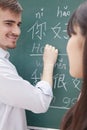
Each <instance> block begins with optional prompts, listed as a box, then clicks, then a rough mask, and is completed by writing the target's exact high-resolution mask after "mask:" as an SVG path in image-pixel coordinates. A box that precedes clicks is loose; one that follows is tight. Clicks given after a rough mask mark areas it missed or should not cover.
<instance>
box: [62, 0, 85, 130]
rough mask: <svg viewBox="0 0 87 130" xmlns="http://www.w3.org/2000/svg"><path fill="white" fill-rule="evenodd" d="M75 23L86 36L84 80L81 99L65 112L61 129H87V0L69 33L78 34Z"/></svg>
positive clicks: (74, 17) (70, 24)
mask: <svg viewBox="0 0 87 130" xmlns="http://www.w3.org/2000/svg"><path fill="white" fill-rule="evenodd" d="M75 25H78V26H79V27H80V29H81V33H82V35H83V36H84V37H85V44H84V51H83V82H82V87H81V95H80V98H79V100H78V101H77V102H76V103H75V104H74V106H73V107H72V108H70V110H69V111H68V112H67V113H66V114H65V116H64V118H63V120H62V122H61V128H60V129H61V130H87V1H86V2H84V3H82V4H81V5H80V6H79V7H78V8H77V10H76V11H75V12H74V13H73V14H72V16H71V18H70V20H69V22H68V26H67V32H68V35H69V36H71V34H76V33H75V31H74V27H75Z"/></svg>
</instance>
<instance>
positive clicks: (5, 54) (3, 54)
mask: <svg viewBox="0 0 87 130" xmlns="http://www.w3.org/2000/svg"><path fill="white" fill-rule="evenodd" d="M9 56H10V54H9V52H8V51H6V50H4V49H2V48H0V57H1V58H6V59H9Z"/></svg>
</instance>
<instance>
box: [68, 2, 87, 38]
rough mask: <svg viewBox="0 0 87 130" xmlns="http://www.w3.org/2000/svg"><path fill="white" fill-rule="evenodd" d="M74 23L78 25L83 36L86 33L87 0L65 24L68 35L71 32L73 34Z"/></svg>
mask: <svg viewBox="0 0 87 130" xmlns="http://www.w3.org/2000/svg"><path fill="white" fill-rule="evenodd" d="M75 25H78V26H79V27H80V29H81V33H82V34H83V35H84V36H85V35H86V33H87V1H85V2H84V3H82V4H81V5H80V6H79V7H78V8H77V9H76V10H75V12H74V13H73V14H72V16H71V18H70V20H69V22H68V26H67V32H68V35H69V36H71V34H72V33H74V34H75V31H74V26H75Z"/></svg>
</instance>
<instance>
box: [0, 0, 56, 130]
mask: <svg viewBox="0 0 87 130" xmlns="http://www.w3.org/2000/svg"><path fill="white" fill-rule="evenodd" d="M21 13H22V7H21V5H20V4H19V3H18V2H17V0H0V130H26V129H27V128H26V126H27V125H26V118H25V111H24V110H25V109H26V110H30V111H32V112H34V113H42V112H46V111H47V109H48V107H49V105H50V102H51V99H52V97H53V94H52V76H53V68H54V64H55V62H56V59H57V55H58V50H57V49H55V48H54V47H52V46H50V45H46V46H45V49H44V54H43V63H44V67H43V75H42V78H41V81H40V82H38V83H37V84H36V86H35V87H34V86H32V85H31V84H30V83H29V82H28V81H26V80H24V79H23V78H22V77H21V76H19V75H18V73H17V70H16V68H15V66H14V65H13V64H12V63H11V62H10V61H9V52H8V51H7V49H13V48H15V47H16V42H17V40H18V38H19V35H20V32H21V31H20V24H21Z"/></svg>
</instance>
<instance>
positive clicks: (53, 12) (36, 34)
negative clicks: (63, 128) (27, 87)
mask: <svg viewBox="0 0 87 130" xmlns="http://www.w3.org/2000/svg"><path fill="white" fill-rule="evenodd" d="M83 1H84V0H19V2H20V3H21V5H22V6H23V9H24V11H23V17H22V26H21V36H20V38H19V40H18V44H17V48H16V49H14V50H11V51H10V53H11V61H12V62H13V63H14V64H15V66H16V67H17V70H18V72H19V74H20V75H21V76H22V77H23V78H24V79H26V80H28V81H29V82H31V83H32V84H33V85H35V84H36V83H37V81H39V80H40V77H41V74H42V68H43V61H42V55H43V49H44V46H45V44H46V43H49V44H51V45H54V46H55V47H56V48H58V49H59V56H58V60H57V63H56V64H55V67H54V75H53V80H54V88H53V93H54V98H53V100H52V102H51V104H50V108H49V110H48V111H47V112H46V113H44V114H34V113H32V112H30V111H26V116H27V124H28V126H31V127H38V129H39V127H41V128H53V129H59V126H60V122H61V119H62V117H63V115H64V113H65V112H66V111H67V110H68V109H69V108H70V107H71V106H72V105H73V104H74V103H75V101H76V100H77V97H78V94H79V93H80V83H81V81H80V80H79V79H74V78H72V77H70V75H69V66H68V57H67V53H66V45H67V40H68V36H67V33H66V26H67V22H68V19H69V17H70V15H71V14H72V12H73V10H74V9H75V8H77V6H78V5H79V4H80V3H81V2H83ZM19 93H20V92H19Z"/></svg>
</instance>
